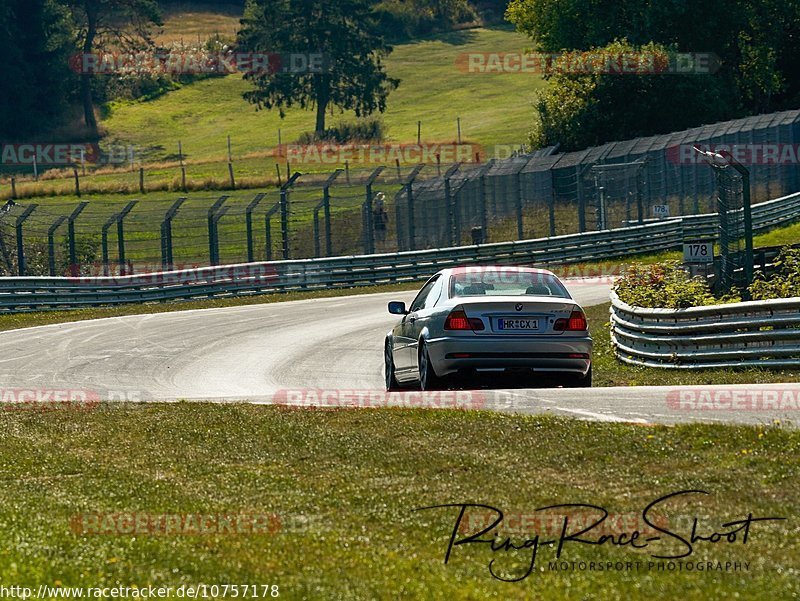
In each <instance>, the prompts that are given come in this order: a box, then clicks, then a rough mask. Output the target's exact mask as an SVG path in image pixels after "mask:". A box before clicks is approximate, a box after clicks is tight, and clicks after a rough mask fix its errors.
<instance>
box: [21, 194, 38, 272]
mask: <svg viewBox="0 0 800 601" xmlns="http://www.w3.org/2000/svg"><path fill="white" fill-rule="evenodd" d="M37 206H39V205H35V204H33V205H29V206H27V207H25V210H24V211H23V212H22V214H21V215H20V216H19V217H17V221H16V223H15V226H16V230H17V268H18V270H19V275H21V276H24V275H25V245H24V243H23V240H22V226H23V225H24V223H25V220H26V219H27V218H28V217H30V216H31V213H33V212H34V211H35V210H36V207H37Z"/></svg>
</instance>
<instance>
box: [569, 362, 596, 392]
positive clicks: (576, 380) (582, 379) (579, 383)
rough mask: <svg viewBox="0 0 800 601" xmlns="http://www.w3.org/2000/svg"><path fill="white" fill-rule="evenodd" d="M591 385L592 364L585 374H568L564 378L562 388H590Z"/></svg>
mask: <svg viewBox="0 0 800 601" xmlns="http://www.w3.org/2000/svg"><path fill="white" fill-rule="evenodd" d="M591 387H592V366H591V365H590V366H589V371H588V372H586V375H585V376H570V377H569V379H566V380H564V388H591Z"/></svg>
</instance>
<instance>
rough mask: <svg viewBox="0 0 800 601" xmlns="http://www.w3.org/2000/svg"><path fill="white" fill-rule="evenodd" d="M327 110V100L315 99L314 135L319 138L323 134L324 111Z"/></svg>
mask: <svg viewBox="0 0 800 601" xmlns="http://www.w3.org/2000/svg"><path fill="white" fill-rule="evenodd" d="M327 108H328V99H327V98H324V99H323V98H317V124H316V126H315V127H314V134H315V135H316V136H317V137H319V136H321V135H322V134H324V133H325V110H326V109H327Z"/></svg>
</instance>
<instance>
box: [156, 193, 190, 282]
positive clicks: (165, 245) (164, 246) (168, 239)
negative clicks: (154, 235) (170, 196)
mask: <svg viewBox="0 0 800 601" xmlns="http://www.w3.org/2000/svg"><path fill="white" fill-rule="evenodd" d="M184 202H186V198H179V199H178V200H176V201H175V202H174V203H173V204H172V206H171V207H170V208H169V210H168V211H167V213H166V214H165V215H164V221H163V222H162V223H161V265H162V266H163V267H164V268H165V269H172V267H173V266H174V265H175V261H174V257H173V249H172V220H173V219H174V217H175V216H176V215H177V214H178V209H180V208H181V205H182V204H183V203H184Z"/></svg>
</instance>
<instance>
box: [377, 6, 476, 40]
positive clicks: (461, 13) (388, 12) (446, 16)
mask: <svg viewBox="0 0 800 601" xmlns="http://www.w3.org/2000/svg"><path fill="white" fill-rule="evenodd" d="M373 17H374V19H375V25H376V28H377V30H378V31H380V32H381V35H383V36H384V37H386V38H387V39H389V40H392V41H399V40H405V39H409V38H414V37H418V36H424V35H429V34H431V33H435V32H439V31H448V30H451V29H453V28H455V27H457V26H458V25H464V24H467V23H474V22H475V21H477V20H478V15H477V13H476V12H475V10H474V9H473V8H472V7H471V6H470V5H469V3H468V2H467V1H466V0H443V1H442V0H435V1H434V0H411V1H408V0H383V1H382V2H380V3H378V4H377V5H376V6H375V8H374V10H373Z"/></svg>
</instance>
